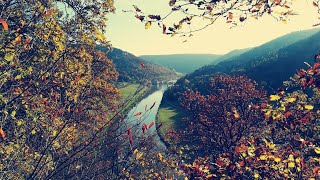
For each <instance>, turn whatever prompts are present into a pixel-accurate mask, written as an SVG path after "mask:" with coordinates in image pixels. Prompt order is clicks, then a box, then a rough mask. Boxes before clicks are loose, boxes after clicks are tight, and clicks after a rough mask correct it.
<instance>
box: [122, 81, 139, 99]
mask: <svg viewBox="0 0 320 180" xmlns="http://www.w3.org/2000/svg"><path fill="white" fill-rule="evenodd" d="M139 86H140V85H139V84H126V85H124V86H123V87H122V88H120V96H121V99H125V98H127V97H128V96H129V95H133V94H134V92H135V91H136V90H137V89H138V87H139Z"/></svg>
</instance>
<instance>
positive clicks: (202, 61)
mask: <svg viewBox="0 0 320 180" xmlns="http://www.w3.org/2000/svg"><path fill="white" fill-rule="evenodd" d="M140 57H141V58H142V59H144V60H145V61H148V62H152V63H155V64H159V65H162V66H165V67H168V68H170V69H174V70H175V71H177V72H181V73H191V72H193V71H194V70H196V69H199V68H201V67H202V66H205V65H208V64H211V63H212V62H214V61H215V60H216V59H218V58H219V57H221V55H216V54H172V55H144V56H140Z"/></svg>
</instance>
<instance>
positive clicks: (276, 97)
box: [270, 95, 280, 101]
mask: <svg viewBox="0 0 320 180" xmlns="http://www.w3.org/2000/svg"><path fill="white" fill-rule="evenodd" d="M279 99H280V96H278V95H271V96H270V101H278V100H279Z"/></svg>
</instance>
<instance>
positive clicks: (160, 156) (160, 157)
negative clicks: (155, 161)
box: [158, 153, 163, 161]
mask: <svg viewBox="0 0 320 180" xmlns="http://www.w3.org/2000/svg"><path fill="white" fill-rule="evenodd" d="M158 156H159V159H160V161H162V158H163V156H162V154H161V153H158Z"/></svg>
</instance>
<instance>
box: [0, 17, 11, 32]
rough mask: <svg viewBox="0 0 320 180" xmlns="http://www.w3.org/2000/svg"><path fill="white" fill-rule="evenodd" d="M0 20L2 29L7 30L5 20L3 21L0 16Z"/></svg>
mask: <svg viewBox="0 0 320 180" xmlns="http://www.w3.org/2000/svg"><path fill="white" fill-rule="evenodd" d="M0 22H1V24H2V26H3V29H4V30H5V31H8V30H9V28H8V24H7V21H5V20H4V19H1V18H0Z"/></svg>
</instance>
